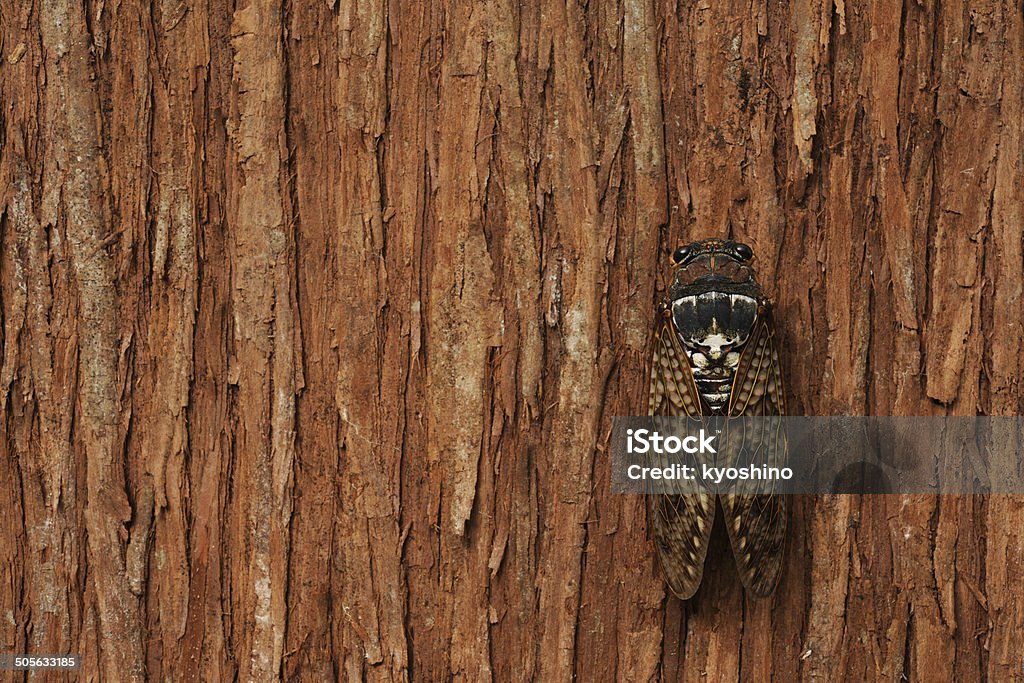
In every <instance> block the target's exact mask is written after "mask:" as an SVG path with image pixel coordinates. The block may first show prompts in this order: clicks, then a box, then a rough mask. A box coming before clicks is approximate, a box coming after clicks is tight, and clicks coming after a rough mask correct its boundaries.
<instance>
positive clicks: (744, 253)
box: [734, 242, 754, 261]
mask: <svg viewBox="0 0 1024 683" xmlns="http://www.w3.org/2000/svg"><path fill="white" fill-rule="evenodd" d="M734 252H735V253H736V255H737V256H738V257H739V258H740V260H741V261H749V260H750V259H752V258H754V252H753V251H752V250H751V249H750V247H748V246H747V245H745V244H743V243H742V242H741V243H739V244H737V245H736V247H735V249H734Z"/></svg>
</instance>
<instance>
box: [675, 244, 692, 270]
mask: <svg viewBox="0 0 1024 683" xmlns="http://www.w3.org/2000/svg"><path fill="white" fill-rule="evenodd" d="M689 254H690V248H689V247H679V248H678V249H676V250H675V251H673V252H672V265H674V266H678V265H679V264H680V263H682V262H683V259H685V258H686V257H687V256H688V255H689Z"/></svg>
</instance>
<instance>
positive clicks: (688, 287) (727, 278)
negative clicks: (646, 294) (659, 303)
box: [669, 240, 761, 300]
mask: <svg viewBox="0 0 1024 683" xmlns="http://www.w3.org/2000/svg"><path fill="white" fill-rule="evenodd" d="M753 257H754V252H753V251H752V250H751V249H750V247H748V246H747V245H746V244H743V243H742V242H733V241H732V240H703V241H701V242H692V243H691V244H688V245H685V246H682V247H679V248H678V249H676V250H675V251H674V252H672V257H671V263H672V267H673V269H674V270H675V277H674V279H673V281H672V285H671V286H670V287H669V296H670V297H671V298H672V299H673V300H674V299H677V298H679V297H680V296H685V295H687V294H694V293H697V294H699V293H702V292H707V291H716V292H722V293H724V294H742V295H745V296H750V297H753V298H757V299H760V298H761V287H760V286H759V285H758V284H757V281H756V280H755V279H754V272H753V271H752V270H751V268H750V261H751V259H753Z"/></svg>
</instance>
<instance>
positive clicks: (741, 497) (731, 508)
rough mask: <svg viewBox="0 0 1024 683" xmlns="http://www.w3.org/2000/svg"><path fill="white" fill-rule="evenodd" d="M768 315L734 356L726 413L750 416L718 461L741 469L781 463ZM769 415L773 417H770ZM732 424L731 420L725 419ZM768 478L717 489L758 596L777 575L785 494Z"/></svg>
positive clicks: (779, 399) (776, 371)
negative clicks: (737, 488) (735, 362)
mask: <svg viewBox="0 0 1024 683" xmlns="http://www.w3.org/2000/svg"><path fill="white" fill-rule="evenodd" d="M775 340H776V337H775V329H774V326H773V324H772V319H771V314H770V312H769V311H768V310H767V309H765V310H764V311H763V312H762V313H761V314H759V315H758V318H757V320H756V322H755V324H754V330H753V332H752V333H751V335H750V337H749V339H748V341H747V343H746V344H745V345H744V349H743V352H742V353H741V355H740V361H739V365H738V366H737V368H736V376H735V379H734V380H733V389H732V394H731V396H730V399H729V415H730V417H747V416H756V417H759V418H766V419H759V420H756V421H753V420H749V421H748V420H739V421H735V424H736V425H737V426H735V427H730V428H729V429H728V433H727V435H726V437H725V439H724V440H723V443H724V444H725V450H726V453H725V459H726V460H727V462H725V463H724V464H725V465H726V466H727V467H743V466H748V465H750V464H757V465H759V466H763V467H778V468H781V467H784V466H785V464H786V462H787V443H786V434H785V431H784V430H783V425H782V420H781V416H782V415H784V414H785V404H784V398H783V385H782V373H781V370H780V367H779V355H778V350H777V349H776V343H775ZM772 418H775V419H772ZM730 422H733V421H730ZM774 489H775V487H774V483H773V481H772V480H770V479H767V480H756V481H755V486H754V487H753V489H751V487H750V484H749V483H745V484H744V489H743V491H745V493H729V492H724V491H723V492H720V500H721V503H722V511H723V513H724V515H725V522H726V527H727V528H728V533H729V542H730V544H731V545H732V551H733V555H734V556H735V558H736V565H737V567H738V569H739V574H740V578H741V579H742V581H743V585H744V586H746V587H747V589H748V590H750V591H751V592H752V593H754V594H755V595H758V596H762V597H764V596H767V595H769V594H770V593H771V592H772V591H773V590H774V589H775V586H776V584H777V583H778V581H779V577H780V576H781V574H782V564H783V549H784V546H785V539H786V518H787V504H786V498H785V497H784V496H783V495H781V494H780V493H778V492H776V491H775V490H774Z"/></svg>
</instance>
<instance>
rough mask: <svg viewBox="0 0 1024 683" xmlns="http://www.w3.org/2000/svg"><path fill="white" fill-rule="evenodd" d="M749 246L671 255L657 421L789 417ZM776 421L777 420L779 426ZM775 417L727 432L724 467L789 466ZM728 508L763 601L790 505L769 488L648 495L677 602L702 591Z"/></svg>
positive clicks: (741, 555) (658, 348) (659, 343)
mask: <svg viewBox="0 0 1024 683" xmlns="http://www.w3.org/2000/svg"><path fill="white" fill-rule="evenodd" d="M752 257H753V253H752V252H751V249H750V247H748V246H747V245H745V244H740V243H737V242H732V241H722V240H704V241H702V242H694V243H692V244H690V245H688V246H684V247H680V248H679V249H676V251H675V252H674V253H673V254H672V267H673V269H674V277H673V281H672V284H671V286H670V287H669V291H668V300H667V301H665V302H664V303H663V304H662V305H661V307H660V310H659V315H658V321H657V324H656V330H655V337H654V350H653V353H652V358H651V384H650V391H649V411H650V414H651V415H652V416H655V417H657V416H665V417H685V418H689V419H691V420H697V421H700V420H703V419H705V418H710V417H723V418H731V417H741V416H759V417H768V418H771V417H773V416H774V417H779V416H782V415H784V414H785V409H784V404H783V385H782V375H781V372H780V369H779V358H778V352H777V350H776V343H775V330H774V326H773V323H772V317H771V310H770V306H769V303H768V301H767V299H766V298H765V296H764V294H763V292H762V290H761V287H760V285H759V284H758V283H757V281H756V280H755V278H754V274H753V271H752V270H751V269H750V266H749V262H750V260H751V259H752ZM775 422H779V421H775ZM772 423H773V421H772V420H770V419H769V420H760V421H758V422H757V425H758V428H757V429H756V430H750V429H746V430H744V432H743V434H742V436H740V437H737V438H731V439H730V436H729V435H726V436H725V438H724V440H723V444H724V449H723V450H722V451H721V453H720V455H719V460H718V464H724V465H728V466H733V465H737V464H740V462H739V461H741V460H744V459H745V458H747V457H749V454H751V453H754V452H756V453H758V455H759V457H761V458H762V459H767V460H768V461H771V462H772V463H782V462H783V461H784V460H785V458H786V442H785V435H784V434H783V433H782V430H781V428H778V429H773V428H772ZM716 500H717V501H718V502H719V503H720V504H721V506H722V512H723V516H724V519H725V522H726V527H727V532H728V536H729V541H730V544H731V546H732V550H733V555H734V557H735V558H736V563H737V566H738V568H739V573H740V577H741V579H742V581H743V584H744V585H745V586H746V587H747V589H749V590H750V591H751V592H752V593H754V594H755V595H759V596H765V595H768V594H769V593H771V592H772V590H774V588H775V585H776V584H777V583H778V580H779V576H780V574H781V571H782V551H783V547H784V542H785V534H786V503H785V499H784V498H783V497H782V496H781V495H779V494H777V493H773V491H772V490H771V484H770V483H768V484H766V485H765V488H764V490H763V491H762V490H756V491H754V492H749V491H747V492H745V493H743V494H739V493H732V492H730V491H729V489H728V488H727V487H725V488H718V489H715V490H712V489H710V488H708V489H706V490H702V491H700V492H696V493H686V494H680V495H669V494H659V495H655V496H652V498H651V520H652V522H651V524H652V529H653V535H654V541H655V545H656V546H657V548H658V554H659V556H660V558H661V565H662V567H663V569H664V572H665V578H666V581H667V582H668V585H669V587H670V588H671V589H672V592H673V593H675V594H676V595H677V596H679V597H680V598H683V599H686V598H689V597H691V596H692V595H693V594H694V593H695V592H696V591H697V588H698V586H699V585H700V581H701V577H702V575H703V571H704V559H705V557H706V555H707V550H708V544H709V540H710V538H711V529H712V526H713V523H714V519H715V507H716Z"/></svg>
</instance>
